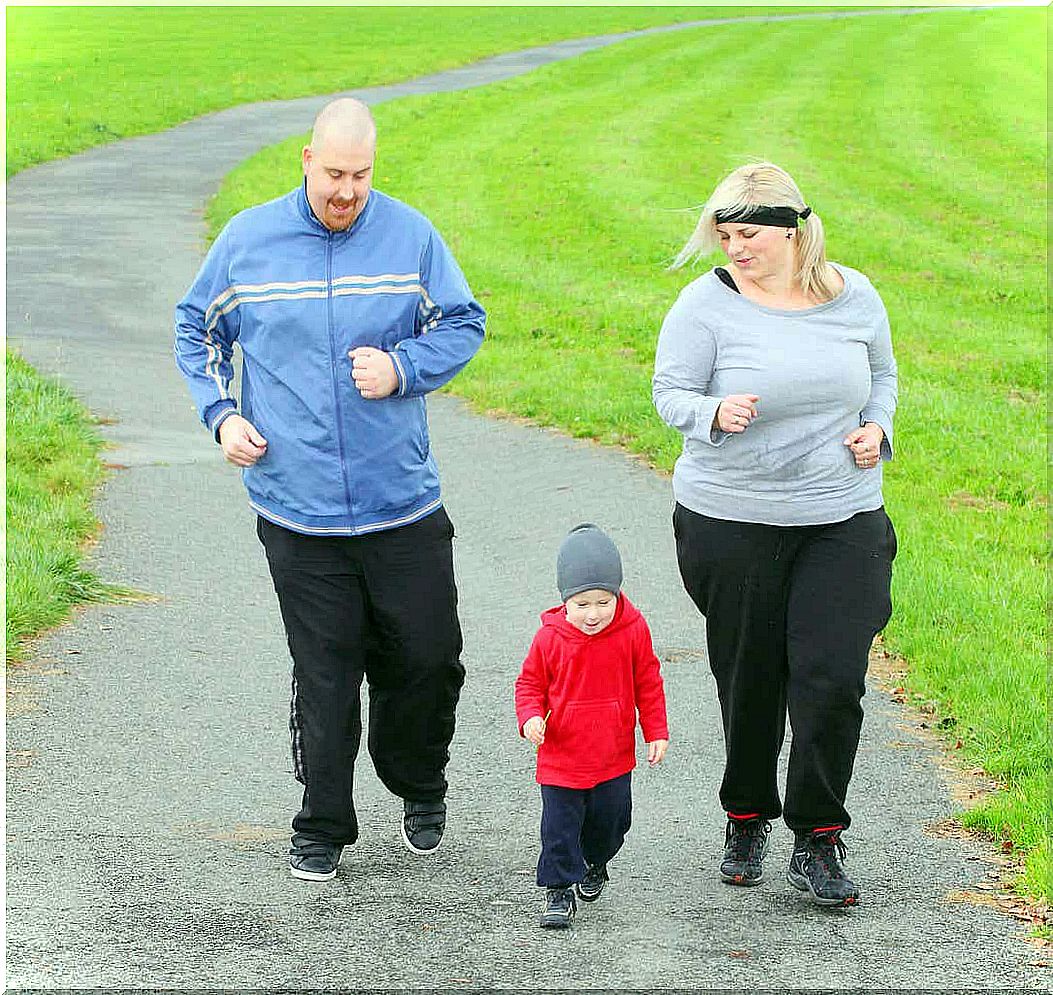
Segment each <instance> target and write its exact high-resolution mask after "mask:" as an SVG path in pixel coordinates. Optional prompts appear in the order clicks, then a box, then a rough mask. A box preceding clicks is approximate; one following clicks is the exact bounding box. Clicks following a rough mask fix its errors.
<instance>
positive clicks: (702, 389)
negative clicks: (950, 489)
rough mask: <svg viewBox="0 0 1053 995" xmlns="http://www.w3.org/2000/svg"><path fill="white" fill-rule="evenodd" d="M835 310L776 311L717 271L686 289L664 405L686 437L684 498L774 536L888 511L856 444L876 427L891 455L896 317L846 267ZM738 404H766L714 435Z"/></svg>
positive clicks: (656, 384)
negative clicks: (747, 397)
mask: <svg viewBox="0 0 1053 995" xmlns="http://www.w3.org/2000/svg"><path fill="white" fill-rule="evenodd" d="M837 270H838V272H839V273H840V274H841V275H842V276H843V277H844V280H845V286H844V289H843V290H842V291H841V293H840V294H839V295H838V296H837V297H835V298H834V299H833V300H832V301H828V302H826V303H824V304H819V305H817V306H815V307H811V308H807V309H805V310H798V311H785V310H779V309H776V308H770V307H764V306H763V305H760V304H755V303H754V302H753V301H751V300H749V299H748V298H746V297H744V296H743V295H742V294H738V293H736V292H735V291H734V290H732V289H731V288H730V287H727V286H725V285H724V284H723V283H721V281H720V278H719V277H718V276H717V275H716V274H715V273H714V272H709V273H706V274H705V275H704V276H701V277H699V278H698V279H697V280H695V281H694V282H692V283H690V284H689V285H688V286H687V287H685V288H684V290H683V291H682V292H681V294H680V296H679V298H678V299H677V301H676V303H675V304H674V305H673V307H672V309H671V310H670V311H669V314H668V315H667V316H666V319H665V322H664V323H663V325H662V331H661V335H660V336H659V339H658V349H657V354H656V356H655V372H654V379H653V381H652V396H653V399H654V404H655V407H656V408H657V409H658V413H659V415H660V416H661V417H662V419H663V420H664V421H665V422H666V423H667V424H669V425H671V426H673V428H676V429H678V430H679V431H680V432H681V433H682V434H683V436H684V449H683V452H682V453H681V455H680V458H679V459H678V460H677V462H676V467H675V469H674V471H673V494H674V496H675V498H676V500H677V501H678V502H679V503H680V504H682V505H684V507H686V508H689V509H690V510H692V511H695V512H698V513H699V514H702V515H707V516H709V517H711V518H724V519H730V520H732V521H739V522H759V523H763V524H767V525H817V524H822V523H828V522H840V521H844V520H845V519H847V518H851V517H852V515H854V514H856V513H857V512H860V511H873V510H874V509H875V508H880V507H881V506H882V504H883V499H882V495H881V461H879V462H878V464H877V466H876V467H874V468H872V469H866V470H863V469H860V468H858V467H857V466H856V465H855V460H854V459H853V456H852V452H851V450H850V449H849V448H848V447H847V446H846V445H845V444H844V439H845V437H846V436H847V435H848V434H849V433H850V432H851V431H853V430H854V429H856V428H858V427H859V426H860V425H862V424H863V423H864V422H868V421H872V422H876V423H877V424H878V425H880V426H881V428H882V429H883V430H884V432H885V441H884V442H883V443H882V446H881V456H882V459H883V460H885V459H891V458H892V417H893V414H894V413H895V410H896V361H895V359H894V358H893V355H892V339H891V335H890V332H889V323H888V315H887V313H886V311H885V306H884V304H882V302H881V298H880V297H879V296H878V293H877V291H876V290H875V289H874V287H873V286H872V285H871V283H870V281H869V280H868V279H867V278H866V277H865V276H864V275H863V274H862V273H859V272H857V271H856V270H853V269H849V268H848V267H847V266H840V265H838V266H837ZM729 394H757V395H759V397H760V400H759V401H758V402H757V413H758V417H757V418H755V419H754V420H753V422H752V423H751V424H750V426H749V427H748V428H747V429H746V431H745V432H741V433H736V434H729V433H726V432H722V431H720V430H719V429H715V428H714V427H713V416H714V415H715V414H716V410H717V406H718V405H719V404H720V402H721V400H722V399H723V398H725V397H727V396H728V395H729Z"/></svg>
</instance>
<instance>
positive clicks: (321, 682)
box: [175, 98, 485, 881]
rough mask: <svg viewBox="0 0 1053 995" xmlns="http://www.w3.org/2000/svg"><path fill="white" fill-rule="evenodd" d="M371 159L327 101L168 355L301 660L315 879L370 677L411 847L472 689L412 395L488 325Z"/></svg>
mask: <svg viewBox="0 0 1053 995" xmlns="http://www.w3.org/2000/svg"><path fill="white" fill-rule="evenodd" d="M375 150H376V129H375V126H374V124H373V119H372V116H371V115H370V113H369V109H368V108H367V107H366V106H365V105H364V104H363V103H361V102H359V101H357V100H351V99H346V98H345V99H340V100H335V101H333V102H332V103H330V104H328V105H327V106H326V107H325V108H323V110H322V112H321V113H320V114H319V115H318V118H317V119H316V121H315V124H314V130H313V132H312V135H311V144H310V145H308V146H307V147H306V148H304V150H303V156H302V157H303V174H304V182H303V185H302V186H301V187H300V188H299V189H297V190H294V191H292V192H291V193H289V194H287V195H286V196H284V197H281V198H279V199H277V200H274V201H271V202H270V203H267V204H263V205H260V206H257V207H253V208H250V209H248V210H246V211H243V212H241V213H240V214H238V215H237V216H236V217H235V218H233V219H232V220H231V221H230V223H229V224H228V225H227V226H226V227H225V228H224V229H223V231H222V232H221V233H220V235H219V237H218V238H217V239H216V242H215V244H214V245H213V246H212V249H211V251H210V252H209V254H208V257H207V258H206V260H205V262H204V264H203V265H202V267H201V271H200V272H199V273H198V275H197V278H196V279H195V280H194V283H193V285H192V286H191V288H190V290H189V291H188V292H187V295H186V297H184V299H183V300H182V301H181V302H180V303H179V305H178V306H177V308H176V344H175V351H176V361H177V363H178V365H179V368H180V370H181V371H182V373H183V375H184V376H185V377H186V379H187V382H188V384H189V386H190V392H191V394H192V395H193V398H194V401H195V402H196V404H197V407H198V411H199V413H200V415H201V419H202V421H203V422H204V423H205V425H206V426H207V427H208V428H209V429H210V430H211V431H212V432H213V434H214V435H215V437H216V440H217V441H218V442H219V444H220V445H221V446H222V447H223V454H224V456H225V457H226V458H227V459H228V460H229V461H230V462H231V463H233V464H234V465H235V466H238V467H241V468H242V470H243V479H244V483H245V487H246V489H247V490H248V493H249V503H250V505H251V507H252V508H253V509H254V510H255V511H256V513H257V516H258V517H257V532H258V535H259V538H260V541H261V542H262V544H263V546H264V549H265V550H266V555H267V563H268V566H269V567H270V571H271V577H272V579H273V581H274V588H275V591H276V592H277V595H278V602H279V605H280V607H281V613H282V619H283V621H284V624H285V631H286V636H287V638H288V642H289V649H290V652H291V654H292V658H293V679H292V705H291V710H290V717H289V728H290V732H291V735H292V750H293V763H294V769H295V774H296V778H297V780H299V781H300V782H301V783H302V784H303V786H304V791H303V802H302V807H301V808H300V811H299V812H298V813H297V815H296V816H295V817H294V819H293V823H292V827H293V836H292V847H291V850H290V869H291V871H292V874H293V875H294V876H295V877H298V878H302V879H305V880H308V881H328V880H330V879H331V878H333V877H335V876H336V869H337V864H338V863H339V860H340V854H341V850H342V848H343V847H344V846H345V845H349V844H352V843H354V842H355V840H356V838H357V836H358V822H357V819H356V816H355V809H354V802H353V799H352V783H353V769H354V762H355V756H356V754H357V752H358V745H359V739H360V735H361V728H362V727H361V721H360V707H361V702H360V687H361V682H362V678H363V675H364V676H365V677H366V678H367V681H368V686H369V736H368V745H369V752H370V755H371V757H372V759H373V765H374V767H375V768H376V771H377V774H378V775H379V777H380V779H381V780H382V781H383V783H384V784H385V786H386V787H387V788H388V789H389V790H390V791H391V792H392V793H393V794H395V795H397V796H399V797H401V798H402V799H403V800H404V814H403V819H402V835H403V839H404V840H405V842H406V845H407V846H408V847H409V849H410V850H412V851H413V852H414V853H418V854H429V853H431V852H433V851H434V850H435V848H436V847H437V846H438V845H439V842H440V840H441V839H442V834H443V831H444V829H445V825H446V804H445V796H446V787H447V784H446V778H445V766H446V763H447V761H448V759H449V744H450V740H451V739H452V737H453V732H454V712H455V708H456V704H457V699H458V696H459V694H460V689H461V685H462V683H463V681H464V668H463V667H462V665H461V662H460V652H461V630H460V625H459V622H458V618H457V591H456V588H455V586H454V572H453V551H452V538H453V526H452V525H451V523H450V520H449V518H448V517H447V515H446V512H445V510H444V509H443V506H442V501H441V497H440V493H439V479H438V473H437V471H436V467H435V461H434V459H433V458H432V456H431V453H430V451H429V445H428V424H427V416H426V412H425V402H424V396H425V395H426V394H427V393H428V392H429V391H432V390H435V389H436V388H437V387H440V386H442V385H443V384H444V383H446V382H447V381H448V380H450V379H451V378H452V377H453V376H454V375H455V374H456V373H457V372H458V371H459V370H461V369H462V368H463V367H464V365H465V364H466V363H467V362H468V361H469V359H471V357H472V356H473V355H474V353H475V351H476V350H477V349H478V348H479V346H480V344H481V342H482V339H483V330H484V325H485V313H484V312H483V309H482V308H481V307H480V306H479V304H478V303H477V302H476V301H475V300H474V299H473V297H472V293H471V291H470V290H469V288H468V284H467V283H466V282H465V279H464V276H463V275H462V273H461V271H460V269H459V268H458V266H457V263H456V262H455V261H454V259H453V256H452V255H451V254H450V252H449V250H448V249H447V248H446V246H445V245H444V244H443V241H442V239H441V238H440V237H439V235H438V233H437V232H436V231H435V229H434V228H433V227H432V225H431V224H430V222H429V221H428V220H427V219H426V218H424V217H423V216H422V215H421V214H419V213H418V212H416V211H414V210H413V209H412V208H410V207H408V206H406V205H405V204H402V203H400V202H399V201H397V200H394V199H393V198H391V197H388V196H386V195H384V194H383V193H380V192H379V191H377V190H372V189H371V182H372V175H373V162H374V155H375ZM235 342H238V343H239V345H240V347H241V351H242V357H243V374H242V384H241V399H240V407H239V405H238V403H237V402H236V401H235V399H234V398H233V397H232V396H231V394H230V384H231V380H232V377H233V367H232V364H231V358H232V349H233V345H234V343H235Z"/></svg>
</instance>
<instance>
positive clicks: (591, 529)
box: [556, 522, 622, 602]
mask: <svg viewBox="0 0 1053 995" xmlns="http://www.w3.org/2000/svg"><path fill="white" fill-rule="evenodd" d="M556 586H557V587H558V588H559V596H560V597H561V598H562V599H563V601H564V602H565V601H567V599H568V598H572V597H573V596H574V595H575V594H580V593H581V592H582V591H591V590H593V589H596V590H600V591H610V592H611V594H617V593H618V591H619V589H620V588H621V586H622V558H621V557H620V556H619V555H618V547H617V546H615V545H614V543H613V542H612V541H611V537H610V536H609V535H607V533H606V532H604V531H603V529H601V528H599V526H597V525H593V524H591V523H589V522H586V523H585V524H584V525H576V526H575V527H574V528H572V529H571V530H570V532H568V533H567V536H566V538H565V539H564V540H563V542H562V543H561V544H560V547H559V554H558V555H557V556H556Z"/></svg>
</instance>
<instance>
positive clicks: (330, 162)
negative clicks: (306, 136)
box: [303, 97, 377, 231]
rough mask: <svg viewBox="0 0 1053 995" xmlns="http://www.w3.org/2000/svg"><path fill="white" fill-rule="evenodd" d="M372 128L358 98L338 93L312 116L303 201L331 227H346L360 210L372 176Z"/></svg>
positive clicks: (374, 135)
mask: <svg viewBox="0 0 1053 995" xmlns="http://www.w3.org/2000/svg"><path fill="white" fill-rule="evenodd" d="M376 148H377V129H376V126H375V125H374V124H373V115H372V114H370V113H369V108H368V107H366V105H365V104H363V103H362V101H361V100H353V99H351V98H349V97H341V98H340V99H339V100H334V101H332V103H329V104H326V105H325V107H323V108H322V112H321V113H320V114H319V115H318V117H317V118H315V122H314V130H313V131H312V132H311V144H310V145H306V146H304V149H303V175H304V181H305V184H306V187H307V200H308V201H309V203H310V205H311V210H312V211H314V214H315V217H316V218H318V220H319V221H321V222H322V224H323V225H325V226H326V228H329V229H330V230H332V231H345V230H346V229H348V228H350V227H351V225H353V224H354V223H355V220H356V219H357V218H358V216H359V215H360V214H361V213H362V211H363V210H365V206H366V202H367V201H368V200H369V190H370V186H371V184H372V181H373V159H374V157H375V155H376Z"/></svg>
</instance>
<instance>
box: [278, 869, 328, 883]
mask: <svg viewBox="0 0 1053 995" xmlns="http://www.w3.org/2000/svg"><path fill="white" fill-rule="evenodd" d="M289 873H290V874H291V875H292V876H293V877H294V878H299V879H300V880H301V881H332V880H333V878H335V877H336V868H335V867H334V868H333V869H332V870H331V871H330V872H329V873H328V874H320V873H319V872H318V871H301V870H300V869H299V868H298V867H290V868H289Z"/></svg>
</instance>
